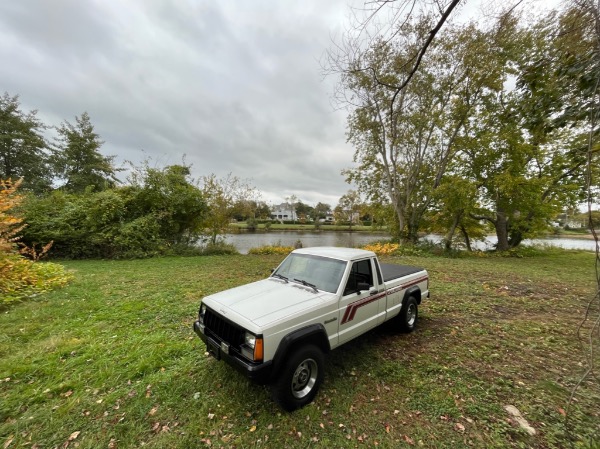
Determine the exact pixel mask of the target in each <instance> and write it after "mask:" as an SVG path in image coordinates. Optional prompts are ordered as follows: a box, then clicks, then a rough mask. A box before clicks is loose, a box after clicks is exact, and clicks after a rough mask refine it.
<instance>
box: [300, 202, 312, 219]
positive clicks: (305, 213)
mask: <svg viewBox="0 0 600 449" xmlns="http://www.w3.org/2000/svg"><path fill="white" fill-rule="evenodd" d="M313 210H314V208H313V207H312V206H309V205H308V204H304V203H303V202H302V201H301V200H298V202H297V203H296V215H297V216H298V218H299V219H300V220H306V219H307V218H310V217H312V216H313Z"/></svg>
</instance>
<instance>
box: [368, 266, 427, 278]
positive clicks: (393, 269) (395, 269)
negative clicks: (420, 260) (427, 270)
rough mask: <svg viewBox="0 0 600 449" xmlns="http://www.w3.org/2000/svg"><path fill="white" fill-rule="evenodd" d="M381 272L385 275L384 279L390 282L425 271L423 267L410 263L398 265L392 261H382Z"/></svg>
mask: <svg viewBox="0 0 600 449" xmlns="http://www.w3.org/2000/svg"><path fill="white" fill-rule="evenodd" d="M379 265H380V267H381V274H382V275H383V281H384V282H389V281H392V280H394V279H398V278H400V277H403V276H408V275H409V274H413V273H418V272H419V271H423V268H419V267H412V266H410V265H396V264H391V263H380V264H379Z"/></svg>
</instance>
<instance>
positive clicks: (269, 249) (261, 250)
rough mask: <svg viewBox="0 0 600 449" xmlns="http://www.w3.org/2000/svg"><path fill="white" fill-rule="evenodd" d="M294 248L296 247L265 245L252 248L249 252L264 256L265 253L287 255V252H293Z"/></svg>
mask: <svg viewBox="0 0 600 449" xmlns="http://www.w3.org/2000/svg"><path fill="white" fill-rule="evenodd" d="M293 250H294V248H293V247H291V246H271V245H265V246H260V247H258V248H250V251H248V254H254V255H257V256H264V255H270V254H281V255H287V254H289V253H291V252H292V251H293Z"/></svg>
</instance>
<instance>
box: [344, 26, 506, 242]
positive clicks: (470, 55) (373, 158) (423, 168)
mask: <svg viewBox="0 0 600 449" xmlns="http://www.w3.org/2000/svg"><path fill="white" fill-rule="evenodd" d="M430 27H431V22H430V20H429V18H427V17H422V18H421V21H420V22H418V23H416V24H405V25H403V26H402V27H400V28H399V29H398V31H397V34H396V41H395V42H394V43H390V42H385V41H376V42H374V43H373V45H372V46H371V47H369V48H368V49H367V50H365V51H362V52H361V53H360V57H357V58H356V61H355V66H350V67H347V68H346V69H345V71H344V72H343V74H342V81H341V83H342V85H343V86H344V88H345V89H346V92H347V95H348V97H349V98H350V100H349V103H350V104H352V105H353V110H352V112H351V113H350V115H349V118H348V128H349V132H348V138H349V139H348V140H349V141H350V142H351V143H352V144H353V146H354V147H355V149H356V151H355V154H354V161H355V162H357V164H358V165H357V167H356V168H354V169H350V170H346V171H345V172H344V173H345V174H346V177H347V181H348V182H353V183H355V184H356V185H357V186H358V188H359V191H360V192H361V193H363V194H365V195H366V197H367V199H368V200H369V201H370V202H381V203H388V204H391V206H392V207H393V209H394V211H395V218H396V221H397V226H396V229H397V231H396V235H395V237H396V238H400V239H403V240H406V241H413V242H414V241H416V240H417V238H418V230H419V227H420V226H421V221H422V219H423V215H424V214H425V212H426V211H427V208H428V207H429V205H430V204H431V201H432V199H433V194H434V191H435V189H436V188H437V187H438V186H439V184H440V182H441V179H442V177H443V176H444V174H445V173H446V171H447V169H448V167H449V164H450V162H451V160H452V159H453V157H454V155H455V154H456V151H457V138H458V136H459V133H460V131H461V129H462V128H463V126H464V125H465V123H466V122H467V121H468V119H469V116H470V114H471V113H472V111H473V110H474V109H475V108H476V107H477V104H478V102H479V101H480V97H481V94H482V92H483V91H484V89H485V88H486V86H489V85H495V84H498V83H500V82H501V81H500V79H499V77H498V75H497V74H496V70H495V69H496V65H497V64H498V61H497V59H494V58H489V59H483V58H480V54H481V53H482V52H484V53H487V50H488V49H489V47H493V45H494V42H493V41H492V42H489V41H488V38H489V36H486V35H485V34H484V33H482V32H480V31H479V30H477V29H476V28H475V26H474V25H469V26H465V27H464V28H455V29H453V30H451V31H449V32H448V33H447V34H446V38H445V39H444V40H438V41H437V42H436V43H435V44H432V45H431V47H430V53H429V57H428V59H427V61H424V62H423V63H422V64H421V67H420V70H419V72H418V73H415V74H413V75H412V81H411V83H410V84H409V85H407V86H406V87H404V88H403V89H402V91H401V92H399V93H398V92H397V89H396V88H395V87H394V86H396V85H397V84H398V83H399V82H400V81H399V80H401V79H403V78H404V77H406V76H407V73H406V71H407V70H408V68H407V67H408V66H409V62H410V60H411V58H412V55H413V54H414V51H415V49H414V45H415V42H418V41H420V40H421V39H422V36H423V34H426V33H428V32H429V30H430V29H431V28H430ZM492 37H493V36H492ZM358 50H359V49H357V51H358Z"/></svg>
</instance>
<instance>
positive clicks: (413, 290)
mask: <svg viewBox="0 0 600 449" xmlns="http://www.w3.org/2000/svg"><path fill="white" fill-rule="evenodd" d="M409 296H414V298H415V299H416V300H417V304H421V289H420V288H419V287H418V286H417V285H413V286H412V287H409V288H408V289H407V290H406V291H405V292H404V297H403V298H402V305H403V306H404V304H406V302H405V301H406V299H408V297H409Z"/></svg>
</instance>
